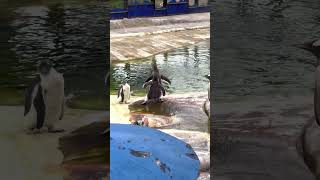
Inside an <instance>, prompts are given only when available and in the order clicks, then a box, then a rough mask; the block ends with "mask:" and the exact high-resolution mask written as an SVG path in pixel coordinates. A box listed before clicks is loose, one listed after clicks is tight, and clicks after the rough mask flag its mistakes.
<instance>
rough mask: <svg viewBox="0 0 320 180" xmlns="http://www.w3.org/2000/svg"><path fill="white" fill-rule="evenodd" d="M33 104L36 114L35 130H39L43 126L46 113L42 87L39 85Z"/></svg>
mask: <svg viewBox="0 0 320 180" xmlns="http://www.w3.org/2000/svg"><path fill="white" fill-rule="evenodd" d="M33 104H34V108H35V109H36V112H37V124H36V128H37V129H40V128H41V127H42V126H43V123H44V118H45V113H46V106H45V104H44V100H43V94H42V87H41V86H40V85H39V87H38V92H37V95H36V97H35V98H34V101H33Z"/></svg>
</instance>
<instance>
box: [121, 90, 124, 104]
mask: <svg viewBox="0 0 320 180" xmlns="http://www.w3.org/2000/svg"><path fill="white" fill-rule="evenodd" d="M123 101H124V92H123V89H122V90H121V102H123Z"/></svg>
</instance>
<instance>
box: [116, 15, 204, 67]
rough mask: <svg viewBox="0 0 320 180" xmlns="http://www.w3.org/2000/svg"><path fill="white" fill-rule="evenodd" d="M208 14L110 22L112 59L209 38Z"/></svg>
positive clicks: (142, 54) (120, 58)
mask: <svg viewBox="0 0 320 180" xmlns="http://www.w3.org/2000/svg"><path fill="white" fill-rule="evenodd" d="M209 28H210V14H209V13H198V14H189V15H183V16H167V17H153V18H135V19H123V20H113V21H111V22H110V29H111V30H110V37H111V39H110V43H111V46H110V52H111V55H110V58H111V60H112V61H126V60H132V59H141V58H146V57H150V56H153V55H155V54H158V53H161V52H166V51H170V50H173V49H176V48H179V47H183V46H188V45H192V44H195V43H197V42H200V41H203V40H206V39H209V38H210V29H209Z"/></svg>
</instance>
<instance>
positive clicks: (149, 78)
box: [144, 75, 153, 83]
mask: <svg viewBox="0 0 320 180" xmlns="http://www.w3.org/2000/svg"><path fill="white" fill-rule="evenodd" d="M152 78H153V75H152V76H150V77H148V79H147V80H145V81H144V82H145V83H146V82H148V81H150V80H151V79H152Z"/></svg>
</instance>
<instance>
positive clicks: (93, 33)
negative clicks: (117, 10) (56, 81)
mask: <svg viewBox="0 0 320 180" xmlns="http://www.w3.org/2000/svg"><path fill="white" fill-rule="evenodd" d="M19 2H20V1H19ZM106 7H107V6H106V3H103V2H98V1H91V2H88V1H87V2H79V1H77V3H76V2H74V1H63V2H62V1H61V2H59V1H50V2H47V3H43V2H39V1H31V0H30V1H24V2H21V3H19V4H16V3H15V1H13V2H11V3H8V4H7V5H6V6H0V9H1V10H2V11H3V12H2V13H1V14H2V16H1V17H2V21H1V23H0V27H1V29H2V31H1V33H0V38H1V40H2V42H3V43H1V48H0V49H1V50H0V53H1V55H2V59H1V67H0V75H1V76H0V99H1V100H3V101H1V104H9V105H12V104H16V105H17V104H21V101H22V97H23V93H24V89H25V88H26V86H28V85H29V83H30V81H31V80H32V78H33V77H34V75H35V73H36V66H37V63H38V61H39V60H43V59H50V60H51V61H53V62H54V66H55V68H56V69H57V70H58V71H59V72H62V73H64V77H65V86H66V95H71V94H72V95H73V97H74V98H73V99H72V100H77V101H80V99H79V97H82V98H83V97H86V98H87V99H90V98H91V99H99V98H101V97H104V95H105V91H106V87H105V85H104V76H105V73H106V71H107V69H108V68H107V67H108V65H107V63H108V62H107V57H108V53H109V52H108V51H107V50H106V49H107V36H106V29H108V26H109V24H108V23H107V21H106V12H107V9H106ZM8 90H10V91H12V93H11V94H8V93H7V92H8ZM8 95H9V96H8ZM106 102H107V101H105V102H104V104H103V105H101V104H92V105H91V107H90V106H89V107H88V108H91V109H99V108H100V109H102V108H105V107H107V104H106ZM87 103H88V101H87ZM74 104H76V103H74ZM92 106H94V107H92ZM78 107H82V108H86V106H84V105H79V106H78Z"/></svg>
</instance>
